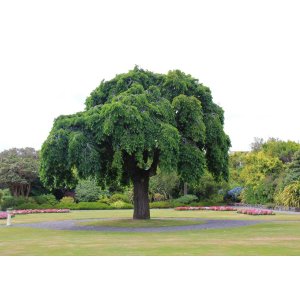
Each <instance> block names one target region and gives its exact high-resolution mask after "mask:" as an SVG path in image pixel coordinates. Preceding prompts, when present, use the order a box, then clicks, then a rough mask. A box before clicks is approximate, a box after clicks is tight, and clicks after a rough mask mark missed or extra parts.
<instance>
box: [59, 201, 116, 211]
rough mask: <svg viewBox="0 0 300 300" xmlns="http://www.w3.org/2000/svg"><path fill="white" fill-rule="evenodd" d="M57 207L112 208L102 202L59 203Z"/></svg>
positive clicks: (77, 208)
mask: <svg viewBox="0 0 300 300" xmlns="http://www.w3.org/2000/svg"><path fill="white" fill-rule="evenodd" d="M56 208H69V209H71V210H97V209H111V207H110V206H109V205H107V204H105V203H100V202H79V203H59V204H58V205H56Z"/></svg>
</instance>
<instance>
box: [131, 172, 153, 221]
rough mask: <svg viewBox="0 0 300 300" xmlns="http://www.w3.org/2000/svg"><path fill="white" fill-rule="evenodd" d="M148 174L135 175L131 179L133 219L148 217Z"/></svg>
mask: <svg viewBox="0 0 300 300" xmlns="http://www.w3.org/2000/svg"><path fill="white" fill-rule="evenodd" d="M148 191H149V174H143V175H142V176H137V177H135V178H134V180H133V204H134V212H133V219H140V220H145V219H150V207H149V195H148Z"/></svg>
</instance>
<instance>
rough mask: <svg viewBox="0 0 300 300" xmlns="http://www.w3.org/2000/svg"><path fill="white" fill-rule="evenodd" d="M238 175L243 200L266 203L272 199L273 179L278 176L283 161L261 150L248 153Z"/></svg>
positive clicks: (274, 187) (274, 185)
mask: <svg viewBox="0 0 300 300" xmlns="http://www.w3.org/2000/svg"><path fill="white" fill-rule="evenodd" d="M244 159H245V166H244V167H243V169H242V171H241V173H240V176H241V179H242V180H243V183H244V186H245V189H244V190H243V192H242V193H241V198H242V201H243V202H246V203H266V202H271V201H273V196H274V193H275V190H276V184H275V182H274V181H275V179H276V178H277V177H279V176H280V173H281V172H282V169H283V163H282V162H281V161H280V160H279V158H277V157H272V156H269V155H267V154H265V153H264V152H262V151H259V152H252V153H248V154H247V155H246V156H245V158H244Z"/></svg>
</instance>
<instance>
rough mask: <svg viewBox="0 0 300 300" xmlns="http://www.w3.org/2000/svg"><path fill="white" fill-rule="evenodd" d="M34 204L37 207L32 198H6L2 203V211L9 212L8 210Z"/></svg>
mask: <svg viewBox="0 0 300 300" xmlns="http://www.w3.org/2000/svg"><path fill="white" fill-rule="evenodd" d="M32 204H35V205H36V202H35V201H34V200H33V199H32V198H24V197H13V196H4V197H3V200H2V202H1V209H2V210H7V209H8V208H19V207H20V206H24V205H32Z"/></svg>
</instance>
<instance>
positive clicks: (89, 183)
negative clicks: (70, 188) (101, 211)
mask: <svg viewBox="0 0 300 300" xmlns="http://www.w3.org/2000/svg"><path fill="white" fill-rule="evenodd" d="M75 194H76V196H75V197H76V200H77V201H78V202H95V201H97V200H99V198H100V196H101V188H100V187H99V186H98V185H97V182H96V181H95V180H93V179H87V180H81V181H80V182H79V183H78V185H77V186H76V189H75Z"/></svg>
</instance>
